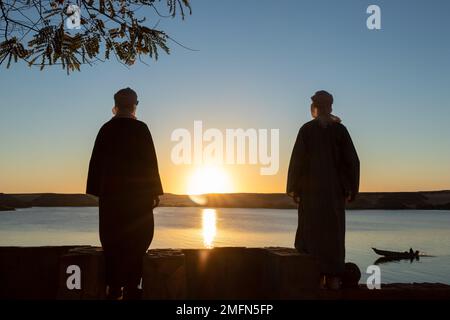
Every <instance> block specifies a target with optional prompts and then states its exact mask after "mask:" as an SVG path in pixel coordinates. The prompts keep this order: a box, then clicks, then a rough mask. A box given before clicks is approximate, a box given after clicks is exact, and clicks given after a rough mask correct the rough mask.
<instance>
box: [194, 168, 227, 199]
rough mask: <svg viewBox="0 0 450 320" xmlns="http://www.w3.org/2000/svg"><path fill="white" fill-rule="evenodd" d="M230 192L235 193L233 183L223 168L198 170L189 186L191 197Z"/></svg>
mask: <svg viewBox="0 0 450 320" xmlns="http://www.w3.org/2000/svg"><path fill="white" fill-rule="evenodd" d="M229 192H233V187H232V183H231V180H230V177H229V176H228V174H227V172H226V171H225V170H224V169H223V168H221V167H213V166H208V167H199V168H196V169H195V171H194V172H193V173H192V175H191V176H190V177H189V180H188V184H187V193H188V194H189V195H201V194H207V193H229Z"/></svg>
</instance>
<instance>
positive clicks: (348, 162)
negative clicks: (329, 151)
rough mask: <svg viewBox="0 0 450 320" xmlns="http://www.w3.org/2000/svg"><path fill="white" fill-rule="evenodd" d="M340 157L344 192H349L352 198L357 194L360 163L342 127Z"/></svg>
mask: <svg viewBox="0 0 450 320" xmlns="http://www.w3.org/2000/svg"><path fill="white" fill-rule="evenodd" d="M341 150H342V159H343V166H344V168H343V169H344V173H345V178H346V179H345V180H346V183H345V189H346V190H345V192H346V193H347V194H348V193H351V197H352V199H354V198H355V196H356V195H357V194H358V191H359V174H360V165H359V158H358V154H357V153H356V149H355V146H354V145H353V141H352V138H351V137H350V134H349V133H348V131H347V129H346V128H345V127H344V136H343V140H342V146H341Z"/></svg>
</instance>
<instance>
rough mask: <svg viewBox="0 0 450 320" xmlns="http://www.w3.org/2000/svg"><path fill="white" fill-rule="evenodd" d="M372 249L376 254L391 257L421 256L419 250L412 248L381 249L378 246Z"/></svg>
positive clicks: (407, 257)
mask: <svg viewBox="0 0 450 320" xmlns="http://www.w3.org/2000/svg"><path fill="white" fill-rule="evenodd" d="M372 250H373V251H375V253H376V254H378V255H380V256H383V257H386V258H389V259H414V258H418V257H419V251H413V250H412V249H409V251H404V252H399V251H388V250H380V249H377V248H372Z"/></svg>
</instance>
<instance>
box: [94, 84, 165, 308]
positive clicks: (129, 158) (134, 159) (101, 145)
mask: <svg viewBox="0 0 450 320" xmlns="http://www.w3.org/2000/svg"><path fill="white" fill-rule="evenodd" d="M114 102H115V106H114V108H113V113H114V114H115V116H114V117H113V118H112V119H111V120H109V121H108V122H106V123H105V124H104V125H103V126H102V128H101V129H100V131H99V133H98V135H97V139H96V140H95V145H94V149H93V151H92V156H91V160H90V163H89V173H88V179H87V188H86V193H88V194H92V195H94V196H97V197H99V214H100V217H99V223H100V226H99V227H100V241H101V244H102V247H103V250H104V255H105V264H106V281H107V285H108V297H109V298H111V299H116V298H120V297H121V296H122V289H121V288H122V287H124V291H123V297H124V298H125V299H127V298H128V299H137V298H139V293H140V290H139V289H138V285H139V283H140V279H141V275H142V258H143V255H144V254H145V252H146V251H147V249H148V247H149V246H150V243H151V241H152V239H153V229H154V223H153V209H154V208H155V207H156V206H157V205H158V204H159V195H162V194H163V190H162V186H161V180H160V177H159V172H158V163H157V159H156V152H155V147H154V145H153V140H152V136H151V134H150V131H149V129H148V127H147V125H146V124H145V123H144V122H141V121H139V120H137V119H136V117H135V112H136V106H137V104H138V100H137V95H136V92H134V91H133V90H132V89H130V88H126V89H122V90H120V91H118V92H117V93H116V94H115V95H114Z"/></svg>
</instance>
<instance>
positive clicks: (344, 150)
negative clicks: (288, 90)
mask: <svg viewBox="0 0 450 320" xmlns="http://www.w3.org/2000/svg"><path fill="white" fill-rule="evenodd" d="M311 99H312V101H313V102H312V104H311V114H312V116H313V118H314V120H312V121H309V122H308V123H306V124H304V125H303V126H302V127H301V129H300V131H299V133H298V136H297V140H296V142H295V146H294V149H293V151H292V156H291V161H290V164H289V172H288V181H287V193H288V194H289V195H291V196H292V197H293V198H294V200H295V201H296V202H297V203H298V204H299V205H298V228H297V234H296V237H295V248H296V249H297V250H299V251H300V252H305V253H308V254H311V255H314V256H316V257H317V258H318V260H319V264H320V271H321V273H322V275H323V277H322V280H321V281H322V285H325V284H326V285H327V286H328V287H330V288H333V289H335V288H336V289H337V288H339V287H340V283H341V281H340V277H342V274H343V272H344V271H345V202H346V200H347V201H353V200H354V199H355V196H356V194H357V193H358V190H359V159H358V155H357V153H356V150H355V147H354V146H353V143H352V140H351V138H350V135H349V133H348V131H347V129H346V128H345V127H344V126H343V125H342V124H341V120H340V119H339V118H338V117H336V116H334V115H332V114H331V112H332V107H331V106H332V104H333V96H332V95H331V94H329V93H328V92H326V91H318V92H316V94H315V95H314V96H313V97H311Z"/></svg>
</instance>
